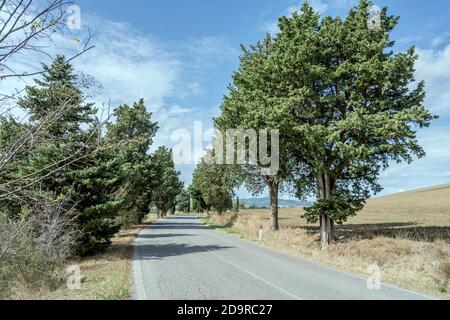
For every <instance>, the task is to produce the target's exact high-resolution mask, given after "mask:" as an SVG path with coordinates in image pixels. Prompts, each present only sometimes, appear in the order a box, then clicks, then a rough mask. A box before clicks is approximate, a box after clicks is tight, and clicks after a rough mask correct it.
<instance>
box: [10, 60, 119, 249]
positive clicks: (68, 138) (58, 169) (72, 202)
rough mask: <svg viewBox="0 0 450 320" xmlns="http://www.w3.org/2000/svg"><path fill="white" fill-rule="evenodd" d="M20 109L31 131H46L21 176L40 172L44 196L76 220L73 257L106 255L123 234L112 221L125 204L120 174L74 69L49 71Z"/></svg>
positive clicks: (58, 66)
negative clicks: (120, 191) (120, 192)
mask: <svg viewBox="0 0 450 320" xmlns="http://www.w3.org/2000/svg"><path fill="white" fill-rule="evenodd" d="M26 93H27V94H26V96H25V97H24V98H22V99H21V100H20V102H19V105H20V106H21V107H22V108H24V109H25V110H26V111H27V112H28V113H29V119H30V126H31V127H34V128H41V131H42V133H41V136H42V137H41V141H40V143H39V144H37V145H36V146H35V147H34V148H33V150H32V151H31V152H30V153H29V154H28V156H27V157H26V158H24V159H21V161H20V162H19V165H18V172H19V173H18V174H19V175H20V176H22V177H24V176H31V177H33V176H34V175H35V173H36V172H39V173H40V175H41V176H42V179H41V180H40V181H39V185H38V186H39V190H36V192H42V191H44V192H46V193H47V194H48V195H49V197H51V198H52V199H53V200H54V201H59V202H61V201H62V202H63V203H64V207H65V208H66V209H67V210H70V211H71V212H72V214H73V224H74V229H75V231H76V239H75V244H74V247H73V252H74V253H76V254H79V255H86V254H91V253H95V252H98V251H101V250H103V249H104V248H105V247H106V246H107V245H108V244H109V241H110V240H109V239H110V238H111V237H112V235H113V234H114V233H115V232H117V230H118V228H117V226H116V225H115V224H114V222H113V219H114V217H115V215H116V213H117V208H118V206H119V204H120V200H118V199H117V198H116V197H115V195H114V193H115V192H116V189H117V187H118V186H119V180H120V170H119V168H118V166H117V161H116V160H115V159H114V154H113V153H112V152H111V150H112V147H111V146H107V145H106V141H104V139H102V138H101V136H100V134H101V133H100V132H99V131H100V128H99V126H100V125H99V123H98V120H96V118H95V116H94V114H95V113H96V109H95V108H93V104H90V103H88V104H85V103H84V101H85V99H86V98H85V97H84V96H83V93H82V91H81V89H80V88H78V86H77V77H76V75H75V74H74V71H73V68H72V67H71V66H70V65H69V64H68V63H66V61H65V58H64V57H63V56H58V57H57V58H56V59H55V60H54V61H53V63H52V65H51V66H46V65H44V74H43V78H42V79H40V80H35V86H28V87H27V88H26Z"/></svg>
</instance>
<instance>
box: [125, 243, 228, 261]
mask: <svg viewBox="0 0 450 320" xmlns="http://www.w3.org/2000/svg"><path fill="white" fill-rule="evenodd" d="M136 246H137V250H138V255H137V257H133V259H138V260H163V259H164V258H168V257H176V256H182V255H188V254H193V253H199V252H212V251H218V250H226V249H231V248H233V247H224V246H216V245H206V246H198V245H188V244H185V243H170V244H136Z"/></svg>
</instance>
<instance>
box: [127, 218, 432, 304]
mask: <svg viewBox="0 0 450 320" xmlns="http://www.w3.org/2000/svg"><path fill="white" fill-rule="evenodd" d="M132 264H133V275H134V282H135V288H134V289H135V298H136V299H139V300H165V299H168V300H173V299H176V300H206V299H211V300H222V299H223V300H293V299H297V300H303V299H307V300H316V299H385V300H387V299H426V297H424V296H421V295H419V294H415V293H413V292H410V291H407V290H403V289H400V288H396V287H393V286H386V285H382V287H381V289H380V290H369V289H368V288H367V281H366V279H364V278H362V277H359V276H355V275H351V274H348V273H345V272H340V271H337V270H334V269H331V268H328V267H323V266H320V265H318V264H315V263H312V262H309V261H307V260H304V259H300V258H297V257H292V256H288V255H285V254H282V253H279V252H276V251H273V250H270V249H267V248H264V247H262V246H259V245H257V244H253V243H251V242H249V241H245V240H241V239H239V238H237V237H233V236H230V235H227V234H224V233H222V232H220V231H216V230H213V229H211V228H209V227H207V226H204V225H203V224H201V223H200V222H199V221H198V220H197V219H196V218H195V217H190V216H177V217H175V218H170V219H165V220H160V221H159V222H157V223H155V224H153V225H150V226H148V227H147V228H145V229H144V230H143V231H142V232H141V233H140V235H139V236H138V238H137V239H136V243H135V253H134V258H133V262H132Z"/></svg>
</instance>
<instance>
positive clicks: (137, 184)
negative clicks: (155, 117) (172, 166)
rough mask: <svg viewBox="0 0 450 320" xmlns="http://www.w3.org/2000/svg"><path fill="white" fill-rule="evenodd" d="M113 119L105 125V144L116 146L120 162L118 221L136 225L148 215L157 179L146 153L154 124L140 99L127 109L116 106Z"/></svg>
mask: <svg viewBox="0 0 450 320" xmlns="http://www.w3.org/2000/svg"><path fill="white" fill-rule="evenodd" d="M114 116H115V118H116V121H115V123H110V124H108V126H107V136H106V139H107V141H109V143H120V148H118V149H117V150H116V154H115V156H116V157H117V159H118V160H119V161H120V162H121V172H122V176H123V182H122V188H121V192H120V194H121V196H122V197H123V199H124V208H123V210H122V212H121V216H122V219H121V221H122V222H123V223H124V224H130V223H136V222H140V221H142V219H143V217H144V216H145V215H146V214H148V213H149V207H150V203H151V201H152V192H153V189H154V188H156V186H157V185H158V183H159V179H160V176H159V173H158V167H157V164H156V162H155V161H154V159H153V158H152V157H151V156H150V155H148V154H147V152H148V149H149V148H150V146H151V144H152V142H153V138H154V136H155V135H156V132H157V130H158V125H157V123H155V122H152V121H151V116H152V114H151V113H150V112H148V111H147V109H146V107H145V104H144V100H143V99H141V100H139V101H138V102H136V103H134V104H133V106H131V107H130V106H128V105H122V106H119V107H118V108H117V109H116V110H115V111H114Z"/></svg>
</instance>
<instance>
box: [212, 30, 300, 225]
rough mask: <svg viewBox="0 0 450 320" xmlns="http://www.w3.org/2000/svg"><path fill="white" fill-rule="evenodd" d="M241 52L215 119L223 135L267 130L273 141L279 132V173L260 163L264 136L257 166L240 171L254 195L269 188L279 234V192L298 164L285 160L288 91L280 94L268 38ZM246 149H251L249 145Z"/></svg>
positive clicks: (272, 216) (271, 215) (249, 165)
mask: <svg viewBox="0 0 450 320" xmlns="http://www.w3.org/2000/svg"><path fill="white" fill-rule="evenodd" d="M242 50H243V54H242V56H241V58H240V66H239V69H238V70H237V71H236V72H235V73H234V74H233V84H232V85H230V86H229V93H228V95H227V96H225V98H224V101H223V103H222V105H221V111H222V113H221V115H220V116H219V117H218V118H216V119H215V124H216V127H217V128H218V129H219V130H220V131H222V133H225V131H226V130H229V129H242V130H246V129H248V130H255V131H256V132H257V133H259V132H260V130H264V131H266V132H268V136H269V137H270V131H271V130H278V134H279V136H278V138H279V145H278V146H277V148H275V149H274V150H276V149H278V150H277V152H278V153H277V154H272V155H271V156H272V157H278V161H279V170H278V171H276V172H267V171H266V169H267V164H265V163H262V161H260V160H261V159H262V156H264V154H265V153H266V151H268V150H263V148H261V145H260V142H261V136H260V137H259V140H258V142H257V144H258V156H259V157H258V161H257V163H251V161H248V162H246V164H245V165H242V167H241V169H242V170H241V173H242V176H243V179H242V180H243V181H244V183H245V185H246V187H247V188H248V189H249V190H250V191H251V192H252V193H254V194H258V193H261V192H262V191H263V190H264V188H265V187H267V188H268V190H269V198H270V212H269V222H270V229H271V230H272V231H276V230H278V229H279V224H278V196H279V191H280V188H281V187H282V185H283V183H284V182H286V178H287V177H289V175H290V173H291V171H292V170H293V168H294V167H295V164H294V163H293V162H292V161H290V159H289V158H288V157H287V156H286V155H287V153H286V144H285V142H287V141H289V136H290V135H291V130H290V129H291V128H290V125H291V123H290V122H289V117H286V113H287V109H286V105H285V104H283V103H281V102H282V100H281V101H280V99H279V97H280V96H281V97H284V94H285V91H281V90H280V88H281V89H283V90H284V88H283V87H281V86H280V83H282V81H283V79H282V78H278V77H277V76H278V74H277V73H276V72H274V70H275V69H276V68H277V65H276V64H275V63H274V61H273V60H272V59H271V55H272V50H273V40H272V39H271V37H270V36H269V35H267V36H266V38H265V39H264V41H262V42H258V43H257V44H256V45H253V46H250V48H248V49H247V48H245V47H243V46H242ZM270 140H271V139H270ZM268 142H269V143H268V149H271V148H272V145H271V143H273V142H274V141H268ZM250 143H251V142H250ZM235 146H237V144H236V145H235ZM245 146H247V147H248V146H249V142H248V141H247V142H246V143H245ZM240 147H242V146H240ZM227 151H228V150H227ZM263 153H264V154H263ZM247 160H251V159H250V158H248V159H247Z"/></svg>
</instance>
